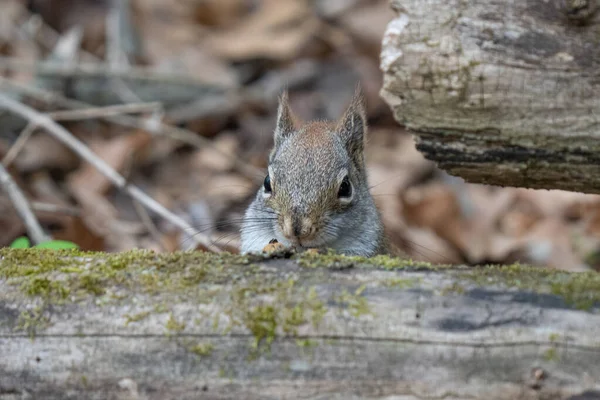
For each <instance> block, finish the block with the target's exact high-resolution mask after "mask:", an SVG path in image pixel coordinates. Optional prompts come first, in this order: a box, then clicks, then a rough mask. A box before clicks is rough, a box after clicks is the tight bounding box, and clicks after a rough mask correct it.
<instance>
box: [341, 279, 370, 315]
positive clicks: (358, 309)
mask: <svg viewBox="0 0 600 400" xmlns="http://www.w3.org/2000/svg"><path fill="white" fill-rule="evenodd" d="M365 288H366V287H365V286H364V285H362V286H360V287H359V288H358V289H356V290H355V291H354V293H350V292H348V291H347V290H345V289H344V290H343V291H342V293H341V294H340V295H338V296H335V298H334V300H335V301H336V302H337V303H338V304H339V305H340V306H341V308H342V309H346V310H348V312H349V313H350V315H352V316H353V317H355V318H358V317H360V316H362V315H366V314H370V313H371V308H370V306H369V303H368V302H367V299H365V298H364V297H363V296H362V293H363V292H364V290H365Z"/></svg>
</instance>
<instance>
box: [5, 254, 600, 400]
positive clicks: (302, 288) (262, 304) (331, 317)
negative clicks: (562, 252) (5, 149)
mask: <svg viewBox="0 0 600 400" xmlns="http://www.w3.org/2000/svg"><path fill="white" fill-rule="evenodd" d="M36 254H38V253H26V252H15V251H11V252H8V251H6V250H0V255H1V256H2V257H0V321H2V324H0V354H2V357H0V371H2V373H0V398H1V396H2V394H3V393H10V394H12V395H13V396H17V397H18V396H19V395H20V396H24V394H25V393H27V394H28V395H29V396H32V397H33V398H36V397H38V396H41V397H43V398H44V399H48V400H52V399H64V398H65V394H66V393H69V395H70V396H71V398H115V399H116V398H126V396H130V397H127V398H139V399H142V398H143V399H148V400H154V399H167V398H178V399H198V398H206V399H240V398H244V399H261V400H262V399H267V400H268V399H282V398H302V399H347V398H352V399H367V398H368V399H388V400H389V399H400V398H402V399H404V398H405V399H415V400H419V399H486V400H490V399H491V400H500V399H507V400H514V399H523V400H525V399H537V400H539V399H544V398H548V399H550V398H552V399H561V400H563V399H564V400H566V399H576V398H578V397H575V396H577V395H581V394H582V393H585V392H586V391H587V392H588V393H593V392H592V391H593V390H599V389H600V362H599V361H600V342H599V341H598V332H599V331H600V304H599V303H596V306H595V307H594V306H590V302H591V303H592V304H593V302H594V300H595V301H596V302H597V301H598V300H599V299H600V297H599V294H598V293H599V292H598V287H600V286H596V285H600V277H599V276H598V275H597V274H568V273H562V272H555V273H553V272H550V271H548V270H544V269H528V268H527V267H503V268H502V267H498V268H489V269H468V268H461V267H456V268H441V269H435V268H431V267H427V266H423V265H422V266H417V265H415V266H412V267H411V266H410V264H406V263H404V264H403V262H401V261H398V260H394V259H387V258H380V259H379V262H380V263H381V264H377V261H376V260H371V261H367V262H370V263H374V264H365V263H364V262H365V261H364V260H363V261H359V260H356V259H346V258H342V257H338V258H331V256H325V257H317V256H314V255H303V256H302V257H300V258H298V259H277V260H269V259H263V258H262V257H251V258H245V257H240V256H234V255H227V254H226V253H222V254H219V255H214V254H208V253H187V254H186V253H175V254H163V255H157V254H155V253H152V252H134V253H126V254H122V255H121V254H113V255H109V254H84V255H79V256H74V257H68V256H65V255H59V256H56V255H54V254H56V253H53V254H48V253H43V254H39V255H38V256H36ZM36 257H46V258H44V260H46V261H45V262H44V264H43V266H42V265H41V264H39V263H37V262H36V261H35V259H36ZM50 260H52V261H51V262H52V263H55V264H56V266H54V267H52V266H49V265H51V264H49V262H50ZM15 265H20V266H21V269H20V270H19V269H17V270H16V271H21V273H20V274H19V273H17V272H15V268H14V267H15ZM383 265H386V267H384V266H383ZM394 265H396V267H398V268H397V269H396V268H395V267H393V266H394ZM556 285H558V286H556ZM569 288H570V289H569ZM594 290H595V292H594ZM586 291H589V292H588V293H587V294H584V292H586ZM553 292H554V293H556V294H552V293H553ZM36 293H37V294H39V295H40V296H41V297H36V296H33V297H31V296H32V294H36ZM573 304H578V305H580V306H584V307H586V308H585V309H583V310H579V309H576V308H574V307H573ZM32 339H33V340H32ZM257 343H258V346H257ZM42 394H43V396H42ZM586 398H587V397H586ZM589 398H590V399H592V398H595V397H589Z"/></svg>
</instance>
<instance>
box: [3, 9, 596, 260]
mask: <svg viewBox="0 0 600 400" xmlns="http://www.w3.org/2000/svg"><path fill="white" fill-rule="evenodd" d="M392 17H393V11H392V10H391V9H390V7H389V4H388V1H387V0H320V1H319V0H121V1H118V0H115V1H111V0H29V1H26V0H2V1H1V2H0V77H1V78H0V90H1V92H2V93H3V94H6V95H9V96H10V97H11V98H12V99H15V100H18V101H19V102H21V103H22V104H26V105H27V106H29V107H32V108H33V109H35V110H36V111H37V112H39V113H43V114H45V115H48V116H50V117H51V118H52V119H54V120H55V121H57V122H58V123H60V124H61V125H62V126H64V127H65V128H66V129H67V130H68V131H69V132H70V133H71V134H73V135H74V136H75V137H77V138H78V139H79V140H81V141H82V142H83V143H84V144H85V145H86V146H87V147H89V148H90V149H91V150H92V151H93V152H94V153H96V154H97V155H98V156H100V157H101V158H102V159H103V160H104V161H105V162H106V163H108V164H109V165H110V166H111V167H112V168H114V169H115V170H116V171H118V172H119V173H120V174H121V175H123V176H124V177H125V178H126V179H127V181H128V182H130V183H132V184H134V185H136V186H138V187H140V188H141V189H142V190H143V191H144V192H145V193H147V194H148V195H150V196H151V197H152V198H154V199H156V200H157V201H158V202H160V203H161V204H162V205H163V206H165V207H166V208H167V209H169V210H171V211H172V212H173V213H175V214H176V215H178V216H179V217H181V218H183V219H184V220H185V221H187V222H188V223H189V224H190V225H192V226H193V227H195V228H196V229H197V230H198V231H199V232H200V233H201V235H205V236H206V237H209V238H210V239H211V240H212V241H213V242H214V243H215V244H217V245H218V246H219V247H221V248H223V249H226V250H229V251H232V252H237V249H238V245H239V235H238V231H239V227H240V222H241V218H242V216H243V212H244V209H245V207H246V206H247V205H248V204H249V202H250V201H251V199H252V198H253V196H254V195H255V193H256V190H257V188H258V187H259V185H260V183H261V182H262V179H263V178H264V171H265V168H266V159H267V154H268V151H269V149H270V146H271V145H272V131H273V127H274V123H275V111H276V107H277V97H278V95H279V94H280V92H281V90H282V89H284V88H287V89H289V91H290V103H291V105H292V108H293V110H294V111H295V112H296V114H297V115H298V116H299V117H300V118H301V119H304V120H308V119H316V118H318V119H324V118H327V119H337V118H338V117H339V116H340V115H341V113H342V112H343V110H344V108H345V107H346V105H347V104H348V102H349V100H350V98H351V96H352V93H353V90H354V86H355V84H356V83H357V82H361V84H362V86H363V88H364V91H365V92H366V97H367V103H368V119H369V124H370V131H369V142H368V152H367V160H368V163H369V174H370V184H371V185H372V191H373V193H374V195H375V198H376V201H377V203H378V205H379V207H380V209H381V212H382V215H383V218H384V222H385V224H386V226H387V228H388V230H389V235H390V239H391V240H392V242H393V243H394V244H395V245H396V246H398V247H399V248H401V249H402V250H404V251H405V252H406V253H407V254H408V255H409V256H411V257H413V258H415V259H420V260H425V261H430V262H442V263H467V264H470V265H481V264H486V263H513V262H516V261H520V262H526V263H531V264H536V265H542V266H548V267H551V268H559V269H567V270H586V269H595V270H600V196H593V195H584V194H579V193H569V192H561V191H534V190H527V189H517V188H495V187H487V186H482V185H471V184H466V183H465V182H463V181H462V180H461V179H460V178H455V177H451V176H449V175H447V174H445V173H444V172H442V171H440V170H438V169H437V168H436V167H435V165H433V164H432V163H431V162H428V161H427V160H425V159H424V158H423V156H422V155H421V154H420V153H419V152H418V151H416V150H415V147H414V141H413V139H412V137H411V135H410V134H408V133H407V132H406V131H405V130H404V129H403V128H402V127H401V126H400V125H398V124H397V123H396V122H395V121H394V119H393V117H392V115H391V112H390V110H389V108H388V106H387V105H386V104H385V103H384V102H383V101H382V99H381V98H380V97H379V89H380V87H381V84H382V82H381V79H382V74H381V72H380V70H379V51H380V44H381V39H382V37H383V34H384V31H385V28H386V24H387V23H388V22H389V21H390V20H391V19H392ZM0 157H1V159H2V164H3V166H4V167H5V168H6V169H7V170H8V172H9V173H10V175H11V176H12V178H13V179H14V180H15V181H16V183H17V184H18V186H19V187H20V188H21V189H22V190H23V191H24V192H25V194H26V196H27V198H28V199H29V200H30V201H31V205H32V209H33V210H34V212H35V215H36V216H37V217H38V219H39V221H40V223H41V225H42V226H43V227H44V228H45V230H46V231H47V232H49V233H50V234H51V235H52V237H53V238H55V239H61V240H69V241H72V242H75V243H77V244H78V245H79V246H81V247H82V248H83V249H86V250H103V251H121V250H127V249H131V248H150V249H154V250H156V251H174V250H178V249H184V248H188V247H189V245H190V243H193V241H192V240H191V238H190V236H189V235H188V234H186V233H184V232H182V230H181V229H180V227H178V226H176V224H174V223H173V221H170V220H168V219H165V218H162V217H161V216H160V215H159V214H157V213H155V212H153V211H148V210H147V209H146V208H144V207H143V206H142V205H141V204H140V203H139V202H137V201H134V200H132V199H131V197H129V196H128V194H127V193H125V192H123V191H119V190H115V188H114V187H113V186H112V184H111V182H110V180H109V179H107V177H106V176H105V175H103V174H102V173H100V172H98V169H97V168H95V167H94V166H93V165H91V164H90V163H88V162H86V161H84V160H82V158H81V156H80V154H78V153H77V152H74V151H72V150H71V149H69V148H68V147H66V146H65V145H63V144H61V142H59V141H58V140H56V139H55V138H54V137H53V136H52V135H50V134H48V133H47V132H46V131H44V130H43V129H40V128H37V127H36V126H35V125H33V124H29V123H28V121H26V120H24V119H23V118H21V117H18V116H16V115H15V114H14V113H11V112H9V111H6V110H0ZM26 233H27V231H26V228H25V226H24V224H23V223H22V222H21V219H20V218H19V217H18V214H17V213H16V212H15V209H14V206H13V204H12V202H11V200H10V199H9V197H8V196H7V195H6V192H0V246H7V245H9V244H10V243H11V242H12V241H13V240H15V238H17V237H19V236H23V235H26ZM200 247H202V246H200Z"/></svg>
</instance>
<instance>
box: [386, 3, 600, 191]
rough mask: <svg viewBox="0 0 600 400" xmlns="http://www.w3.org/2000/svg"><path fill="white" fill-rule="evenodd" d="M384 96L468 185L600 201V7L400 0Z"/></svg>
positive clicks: (428, 152)
mask: <svg viewBox="0 0 600 400" xmlns="http://www.w3.org/2000/svg"><path fill="white" fill-rule="evenodd" d="M391 5H392V7H393V8H394V10H395V11H396V13H397V17H396V18H395V19H394V20H393V21H392V22H391V23H390V24H389V26H388V28H387V32H386V35H385V37H384V39H383V49H382V53H381V68H382V70H383V72H384V75H385V77H384V86H383V89H382V91H381V94H382V96H383V97H384V98H385V100H386V101H387V103H388V104H389V105H390V106H391V108H392V110H393V112H394V115H395V117H396V119H397V121H399V122H400V123H402V124H405V125H406V126H407V127H408V128H410V130H412V132H414V133H415V136H416V139H417V147H418V148H419V150H420V151H422V152H423V153H424V154H425V156H426V157H427V158H429V159H431V160H434V161H436V162H437V163H438V165H439V166H440V167H441V168H443V169H445V170H447V171H448V172H449V173H451V174H454V175H458V176H461V177H463V178H465V179H466V180H468V181H472V182H480V183H489V184H496V185H507V186H524V187H532V188H547V189H551V188H558V189H566V190H573V191H582V192H589V193H600V2H599V1H597V0H585V1H571V0H507V1H496V0H469V1H464V0H392V1H391Z"/></svg>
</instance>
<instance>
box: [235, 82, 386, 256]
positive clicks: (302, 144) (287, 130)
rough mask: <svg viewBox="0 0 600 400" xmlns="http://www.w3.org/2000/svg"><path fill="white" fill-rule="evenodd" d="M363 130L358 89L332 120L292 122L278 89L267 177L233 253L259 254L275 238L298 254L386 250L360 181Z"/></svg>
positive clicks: (364, 179)
mask: <svg viewBox="0 0 600 400" xmlns="http://www.w3.org/2000/svg"><path fill="white" fill-rule="evenodd" d="M366 133H367V123H366V112H365V104H364V98H363V94H362V90H361V88H360V86H357V87H356V91H355V94H354V97H353V98H352V101H351V103H350V105H349V106H348V108H347V110H346V112H345V113H344V115H343V116H342V118H341V119H340V120H339V121H338V122H337V123H333V122H329V121H327V122H326V121H313V122H308V123H306V124H302V125H301V124H299V123H298V121H297V119H296V117H295V116H294V114H293V113H292V111H291V109H290V106H289V104H288V95H287V91H284V92H283V94H282V95H281V96H280V98H279V107H278V109H277V123H276V128H275V133H274V146H273V149H272V150H271V153H270V155H269V167H268V173H267V175H266V177H265V179H264V182H263V185H262V187H261V188H260V189H259V190H258V192H257V194H256V197H255V199H254V201H253V202H252V203H251V204H250V205H249V206H248V209H247V210H246V213H245V215H244V220H243V224H242V229H241V252H242V253H243V254H245V253H254V252H261V251H263V250H264V249H265V248H266V247H267V246H268V245H269V244H270V243H274V242H275V241H276V242H277V243H279V244H280V245H281V246H283V247H285V248H295V249H298V250H305V249H332V250H334V251H335V252H337V253H341V254H345V255H357V256H365V257H370V256H373V255H376V254H383V253H387V243H386V240H385V235H384V228H383V224H382V222H381V217H380V215H379V212H378V210H377V208H376V206H375V202H374V201H373V197H372V196H371V193H370V192H369V186H368V183H367V172H366V167H365V157H364V144H365V137H366Z"/></svg>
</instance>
